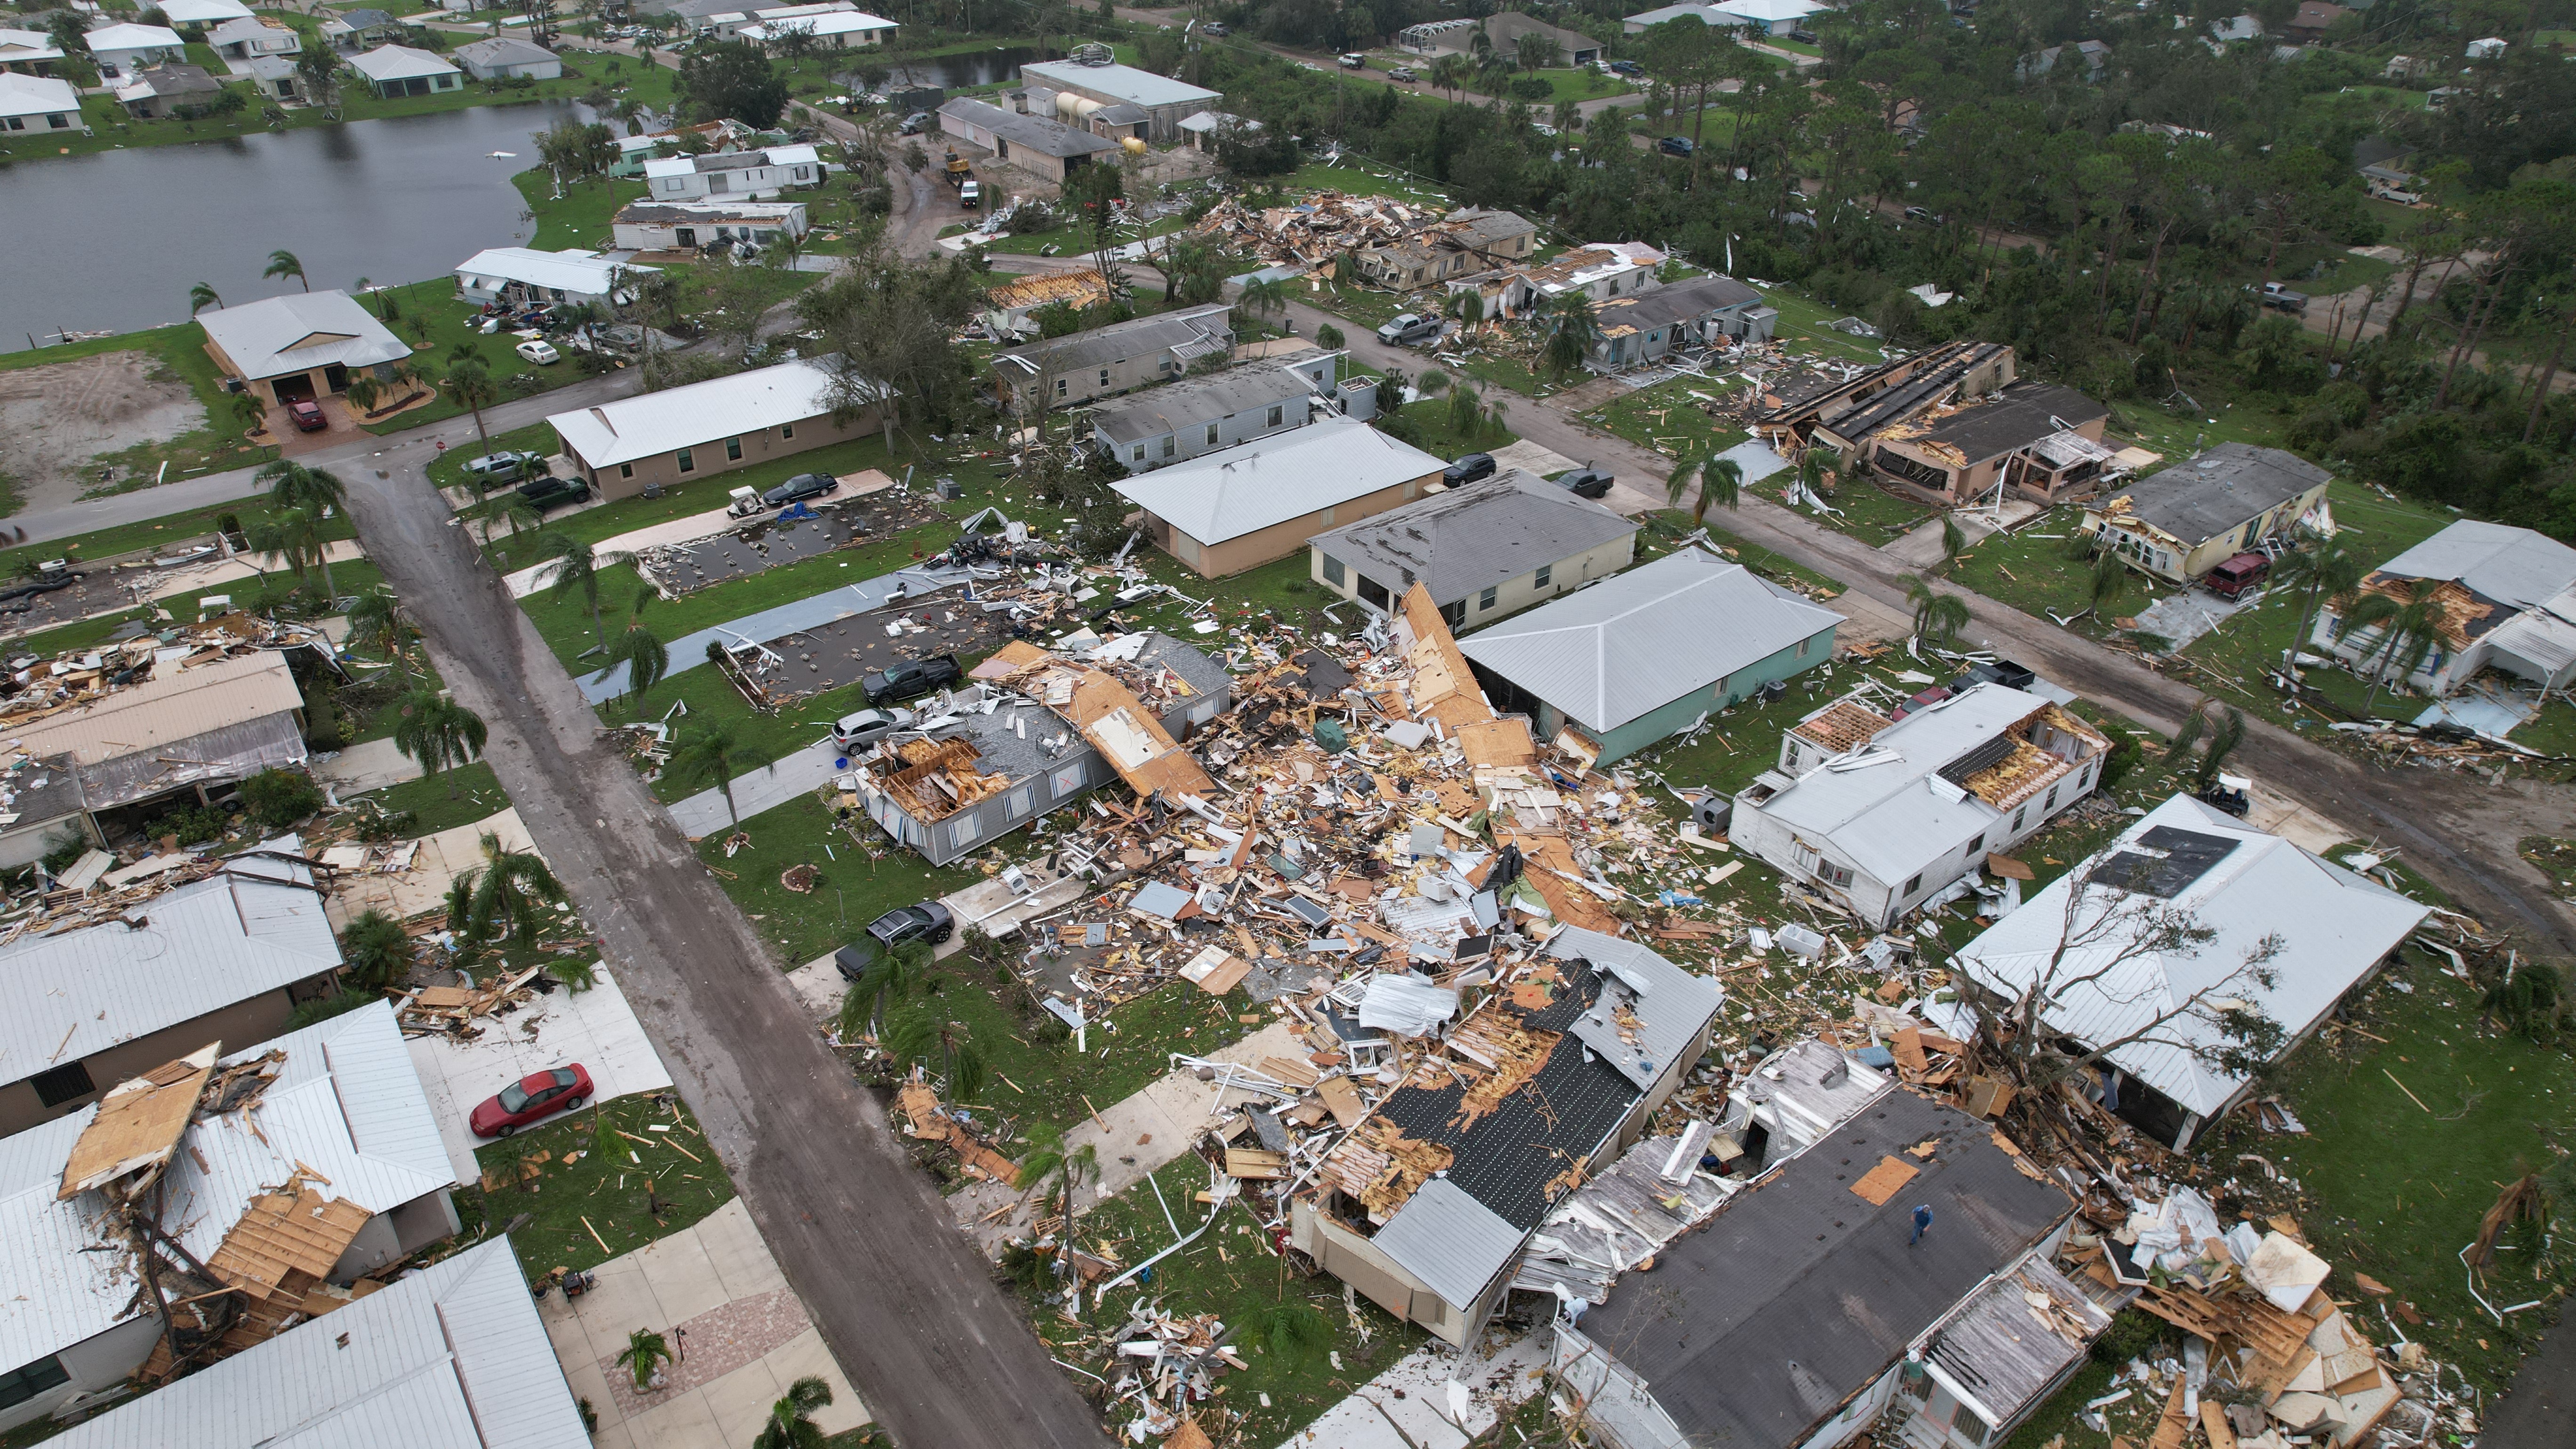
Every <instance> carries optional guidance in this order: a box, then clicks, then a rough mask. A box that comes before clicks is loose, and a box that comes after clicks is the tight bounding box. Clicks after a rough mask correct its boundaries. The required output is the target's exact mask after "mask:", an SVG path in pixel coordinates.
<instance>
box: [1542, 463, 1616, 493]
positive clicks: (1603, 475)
mask: <svg viewBox="0 0 2576 1449" xmlns="http://www.w3.org/2000/svg"><path fill="white" fill-rule="evenodd" d="M1617 481H1619V480H1618V479H1617V478H1615V477H1613V476H1612V475H1611V474H1610V473H1608V472H1606V471H1605V470H1603V469H1600V468H1577V469H1575V470H1574V471H1573V472H1571V473H1568V474H1566V475H1564V476H1563V477H1561V478H1559V479H1557V480H1556V486H1557V487H1559V488H1562V489H1564V490H1565V491H1566V492H1568V493H1571V494H1573V495H1574V496H1575V497H1577V498H1600V497H1603V496H1605V495H1607V494H1608V493H1609V491H1610V485H1611V484H1613V483H1615V482H1617Z"/></svg>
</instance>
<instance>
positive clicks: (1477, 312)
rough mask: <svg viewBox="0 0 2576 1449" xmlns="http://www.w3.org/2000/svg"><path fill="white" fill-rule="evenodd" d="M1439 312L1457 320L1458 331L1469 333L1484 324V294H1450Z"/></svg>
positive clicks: (1473, 292) (1476, 292) (1466, 292)
mask: <svg viewBox="0 0 2576 1449" xmlns="http://www.w3.org/2000/svg"><path fill="white" fill-rule="evenodd" d="M1440 310H1441V311H1442V312H1444V313H1446V314H1448V315H1449V316H1451V317H1455V318H1457V319H1458V330H1459V331H1461V332H1466V331H1471V330H1473V329H1474V328H1476V327H1478V326H1481V325H1482V324H1483V323H1484V320H1485V294H1484V293H1482V292H1478V291H1474V290H1469V291H1464V292H1452V293H1450V294H1449V300H1448V301H1446V302H1443V303H1441V304H1440Z"/></svg>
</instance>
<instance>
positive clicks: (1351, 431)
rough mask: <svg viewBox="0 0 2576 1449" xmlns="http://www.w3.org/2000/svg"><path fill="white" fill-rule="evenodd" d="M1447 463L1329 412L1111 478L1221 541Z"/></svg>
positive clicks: (1184, 525)
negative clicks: (1294, 425)
mask: <svg viewBox="0 0 2576 1449" xmlns="http://www.w3.org/2000/svg"><path fill="white" fill-rule="evenodd" d="M1447 466H1448V465H1447V464H1445V463H1443V462H1441V461H1440V460H1439V459H1438V458H1435V457H1433V456H1431V455H1430V454H1429V453H1426V452H1424V451H1422V450H1421V449H1420V448H1417V447H1414V446H1413V445H1412V444H1410V443H1405V442H1399V441H1397V440H1396V439H1394V438H1390V437H1388V436H1387V435H1386V434H1384V433H1381V432H1379V431H1378V430H1377V429H1375V428H1372V427H1370V426H1369V425H1368V424H1366V423H1359V422H1352V421H1351V420H1349V419H1347V418H1342V419H1331V418H1327V419H1322V420H1319V421H1317V422H1315V423H1312V424H1310V425H1308V426H1306V427H1302V428H1298V429H1296V430H1294V431H1292V432H1286V433H1280V434H1277V435H1275V436H1273V437H1268V438H1262V439H1259V440H1257V441H1254V442H1250V443H1244V444H1241V445H1239V446H1236V447H1232V448H1226V449H1222V450H1220V451H1218V452H1214V453H1202V454H1200V455H1199V456H1198V457H1196V458H1192V459H1190V460H1189V461H1188V462H1185V463H1175V464H1173V465H1172V466H1171V467H1168V468H1164V469H1160V470H1158V471H1156V472H1152V473H1146V474H1142V475H1139V476H1137V477H1134V478H1128V479H1124V480H1122V481H1120V482H1118V483H1116V484H1114V485H1112V486H1114V487H1115V488H1117V490H1118V492H1119V494H1120V496H1122V497H1124V498H1126V499H1127V500H1128V501H1129V502H1131V503H1134V504H1135V505H1136V506H1137V507H1139V508H1142V509H1144V510H1146V511H1147V512H1149V513H1151V514H1153V515H1154V516H1155V517H1157V518H1160V519H1162V520H1163V521H1164V522H1166V523H1168V524H1170V525H1171V526H1172V527H1174V528H1177V529H1179V530H1180V531H1181V532H1183V533H1186V534H1188V535H1189V536H1190V537H1192V538H1194V539H1197V540H1198V541H1199V542H1201V543H1223V542H1225V541H1226V540H1228V539H1231V538H1241V537H1243V536H1244V535H1245V534H1247V533H1258V532H1259V531H1261V530H1262V529H1265V528H1268V527H1270V526H1272V525H1273V524H1279V523H1286V522H1287V521H1288V520H1290V519H1292V518H1303V517H1305V516H1306V515H1307V514H1310V513H1314V512H1316V511H1318V510H1320V509H1325V508H1330V507H1332V506H1334V505H1335V504H1338V503H1348V502H1350V501H1351V500H1352V499H1354V498H1365V497H1367V496H1368V495H1369V494H1371V493H1375V492H1378V491H1379V490H1381V489H1386V488H1392V487H1394V486H1396V485H1397V484H1399V483H1402V482H1404V481H1406V480H1407V479H1412V478H1424V477H1428V476H1430V475H1432V474H1434V473H1437V472H1439V471H1440V470H1441V469H1443V468H1445V467H1447Z"/></svg>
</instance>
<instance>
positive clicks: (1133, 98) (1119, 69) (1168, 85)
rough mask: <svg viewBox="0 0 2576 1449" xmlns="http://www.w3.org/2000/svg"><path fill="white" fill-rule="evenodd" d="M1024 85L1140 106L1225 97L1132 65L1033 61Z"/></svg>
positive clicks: (1026, 68)
mask: <svg viewBox="0 0 2576 1449" xmlns="http://www.w3.org/2000/svg"><path fill="white" fill-rule="evenodd" d="M1020 81H1021V83H1022V84H1023V85H1025V84H1027V83H1029V82H1032V81H1045V82H1046V83H1048V84H1049V85H1052V86H1055V87H1057V88H1059V89H1063V88H1068V87H1070V88H1074V89H1079V90H1086V91H1098V92H1099V93H1100V94H1102V95H1104V96H1115V97H1117V98H1118V99H1120V100H1122V101H1126V102H1128V103H1130V104H1132V105H1139V106H1178V105H1187V104H1189V103H1190V102H1192V101H1221V100H1223V99H1225V97H1224V96H1223V95H1222V94H1220V93H1219V92H1216V91H1211V90H1205V89H1202V88H1200V87H1198V86H1194V85H1191V84H1190V83H1189V82H1187V81H1176V80H1173V79H1172V78H1171V77H1169V76H1159V75H1156V74H1154V73H1153V72H1152V71H1149V70H1138V69H1137V68H1136V67H1134V66H1132V65H1077V64H1075V63H1074V62H1072V61H1069V60H1043V61H1033V62H1031V63H1029V64H1027V65H1024V66H1021V67H1020Z"/></svg>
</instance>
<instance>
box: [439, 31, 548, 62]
mask: <svg viewBox="0 0 2576 1449" xmlns="http://www.w3.org/2000/svg"><path fill="white" fill-rule="evenodd" d="M456 58H457V59H458V60H461V61H465V62H467V63H468V64H472V65H543V64H545V63H546V62H547V61H550V60H560V59H562V57H561V56H558V55H556V54H555V53H554V52H553V51H551V50H548V49H546V48H545V47H544V46H542V45H538V44H537V43H535V42H534V41H527V40H521V39H519V38H518V37H517V36H515V35H495V36H493V37H492V38H491V39H489V40H477V41H474V42H472V43H470V44H466V45H460V46H458V47H456Z"/></svg>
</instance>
